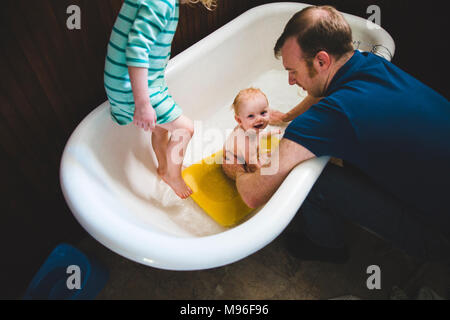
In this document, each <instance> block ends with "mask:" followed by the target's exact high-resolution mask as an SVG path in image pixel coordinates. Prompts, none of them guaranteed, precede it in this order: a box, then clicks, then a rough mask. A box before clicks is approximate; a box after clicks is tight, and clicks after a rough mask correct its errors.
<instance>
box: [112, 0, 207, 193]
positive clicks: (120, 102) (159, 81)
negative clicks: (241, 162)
mask: <svg viewBox="0 0 450 320" xmlns="http://www.w3.org/2000/svg"><path fill="white" fill-rule="evenodd" d="M197 2H202V3H203V5H204V6H205V7H207V8H208V9H211V8H212V7H213V6H215V0H125V2H124V3H123V5H122V8H121V10H120V12H119V16H118V17H117V20H116V22H115V24H114V27H113V31H112V33H111V38H110V41H109V44H108V53H107V57H106V62H105V72H104V81H105V90H106V93H107V97H108V100H109V102H110V104H111V115H112V118H113V120H114V121H115V122H117V123H118V124H119V125H127V124H129V123H131V122H132V123H134V124H135V125H136V126H137V127H139V128H142V129H144V130H145V131H148V130H150V131H152V138H151V140H152V147H153V150H154V151H155V154H156V157H157V159H158V169H157V172H158V175H159V176H160V177H161V178H162V179H163V180H164V181H165V182H166V183H167V184H168V185H169V186H170V187H171V188H172V189H173V190H174V191H175V193H176V194H177V195H178V196H179V197H180V198H182V199H185V198H187V197H189V196H190V195H191V194H192V190H191V189H190V188H189V187H188V186H187V185H186V183H185V182H184V180H183V178H182V177H181V169H182V164H183V159H184V153H185V151H186V148H187V145H188V143H189V141H190V139H191V137H192V135H193V132H194V128H193V123H192V121H191V120H190V119H189V118H187V117H185V116H183V115H182V110H181V108H180V107H179V106H178V104H177V103H176V102H175V101H174V100H173V99H172V96H171V95H170V94H169V93H168V88H167V84H166V81H165V78H164V71H165V69H166V66H167V63H168V61H169V58H170V50H171V44H172V40H173V37H174V35H175V31H176V28H177V24H178V16H179V3H181V4H184V3H197ZM169 132H170V138H169Z"/></svg>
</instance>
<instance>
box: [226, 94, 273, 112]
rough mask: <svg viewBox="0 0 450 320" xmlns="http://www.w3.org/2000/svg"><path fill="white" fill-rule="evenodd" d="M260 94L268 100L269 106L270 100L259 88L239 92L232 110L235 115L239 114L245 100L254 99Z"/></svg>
mask: <svg viewBox="0 0 450 320" xmlns="http://www.w3.org/2000/svg"><path fill="white" fill-rule="evenodd" d="M258 94H262V95H263V96H264V98H265V99H266V101H267V104H269V100H268V99H267V96H266V95H265V93H264V92H262V91H261V90H260V89H258V88H247V89H243V90H241V91H239V93H238V94H237V96H236V98H234V101H233V104H232V105H231V108H232V109H233V110H234V113H235V114H239V105H240V104H241V103H242V102H243V101H244V100H247V99H249V98H254V97H256V96H257V95H258Z"/></svg>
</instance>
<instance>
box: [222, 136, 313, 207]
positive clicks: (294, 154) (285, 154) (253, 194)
mask: <svg viewBox="0 0 450 320" xmlns="http://www.w3.org/2000/svg"><path fill="white" fill-rule="evenodd" d="M276 157H279V158H278V170H276V173H275V174H271V175H262V174H261V170H262V169H264V168H261V169H258V170H257V171H256V172H254V173H246V172H242V171H241V170H240V171H236V172H230V171H231V170H232V168H229V169H230V171H229V172H228V173H229V174H230V175H231V176H233V175H235V177H236V186H237V189H238V191H239V194H240V195H241V197H242V199H243V200H244V202H245V203H246V204H247V205H248V206H249V207H250V208H256V207H259V206H260V205H262V204H264V203H266V202H267V201H269V199H270V197H272V195H273V194H274V193H275V191H276V190H277V189H278V187H279V186H280V185H281V183H282V182H283V181H284V179H285V178H286V176H287V175H288V174H289V172H290V171H291V170H292V169H293V168H294V167H295V166H296V165H298V164H299V163H301V162H303V161H306V160H309V159H311V158H314V157H315V155H314V154H313V153H312V152H310V151H309V150H308V149H306V148H304V147H303V146H301V145H300V144H298V143H296V142H293V141H291V140H288V139H282V140H281V141H280V146H279V149H278V150H277V151H276V152H275V153H273V154H272V157H271V158H272V162H273V160H276V159H277V158H276ZM271 165H275V164H274V163H272V164H271ZM236 169H237V168H236Z"/></svg>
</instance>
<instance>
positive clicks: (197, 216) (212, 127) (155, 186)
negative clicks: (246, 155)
mask: <svg viewBox="0 0 450 320" xmlns="http://www.w3.org/2000/svg"><path fill="white" fill-rule="evenodd" d="M248 87H254V88H259V89H260V90H262V91H263V92H264V93H265V94H266V96H267V98H268V100H269V106H270V107H271V108H273V109H277V110H280V111H282V112H287V111H289V110H290V109H292V108H293V107H294V106H296V105H297V104H298V103H299V102H300V101H301V100H303V98H304V97H306V92H305V91H303V90H302V89H301V88H299V87H298V86H290V85H289V84H288V75H287V72H286V71H284V70H269V71H266V72H264V73H262V74H261V75H260V76H259V77H258V78H256V79H255V80H254V81H252V82H250V83H249V84H248V86H247V88H248ZM242 89H245V88H242ZM236 94H237V92H236ZM233 100H234V96H230V101H229V103H227V104H226V105H224V106H223V107H222V108H220V109H219V110H218V111H217V112H216V113H215V114H214V115H213V116H212V117H210V118H209V119H207V120H205V121H194V129H195V133H194V136H193V137H192V140H191V142H190V143H189V146H188V148H187V150H186V154H185V158H184V162H183V167H188V166H190V165H192V164H194V163H196V162H199V161H200V160H202V159H203V158H205V157H208V156H210V155H211V154H213V153H216V152H217V151H219V150H221V149H222V147H223V144H224V142H225V140H226V138H227V137H228V135H229V134H230V133H231V132H232V130H233V128H234V127H235V126H236V122H235V119H234V112H233V110H232V109H231V108H230V106H231V104H232V101H233ZM276 128H279V127H276ZM269 129H271V128H269ZM284 129H285V128H283V127H282V128H281V130H282V132H283V130H284ZM151 157H153V164H154V166H155V167H154V168H152V170H151V171H150V170H149V169H148V168H143V167H139V166H137V165H136V161H141V163H142V159H141V160H139V159H130V160H129V162H128V163H129V165H126V166H125V171H126V172H127V176H128V181H129V183H130V186H129V187H131V189H132V192H133V193H134V194H135V195H136V194H137V195H139V198H140V199H141V200H143V201H144V203H143V205H144V206H145V207H147V208H148V211H151V209H150V207H154V208H158V209H160V210H161V211H162V212H164V213H165V215H166V217H167V218H168V219H169V220H170V221H171V223H170V224H171V225H170V226H169V225H163V226H162V227H161V226H160V227H161V228H162V229H165V230H166V231H168V232H170V233H176V234H178V235H182V236H207V235H211V234H216V233H219V232H223V231H224V230H226V228H223V227H221V226H220V225H219V224H217V223H216V222H215V221H214V220H213V219H212V218H210V217H209V216H208V215H207V214H206V213H205V212H204V211H203V210H202V209H201V208H200V207H199V206H198V205H197V204H196V203H195V202H194V201H193V200H192V199H191V198H188V199H186V200H182V199H180V198H179V197H178V196H177V195H176V194H175V192H174V191H173V190H172V189H171V188H170V187H169V186H168V185H167V184H166V183H164V182H163V181H162V180H161V179H160V178H159V177H158V176H157V175H156V164H157V161H156V157H155V155H154V154H153V152H151ZM143 166H144V165H143ZM141 200H139V199H138V202H139V201H141ZM133 206H136V203H135V204H133ZM136 209H138V208H136ZM141 209H142V208H141ZM138 211H141V212H142V210H138ZM144 211H146V209H144ZM139 219H140V220H142V219H143V220H148V224H149V225H153V224H154V222H155V221H152V220H153V219H152V218H151V215H147V216H141V217H140V218H139ZM174 225H175V226H174ZM175 229H178V230H175Z"/></svg>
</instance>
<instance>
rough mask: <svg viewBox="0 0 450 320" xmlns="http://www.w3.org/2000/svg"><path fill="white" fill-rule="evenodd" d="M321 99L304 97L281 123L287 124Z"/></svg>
mask: <svg viewBox="0 0 450 320" xmlns="http://www.w3.org/2000/svg"><path fill="white" fill-rule="evenodd" d="M320 99H322V98H316V97H313V96H309V95H308V96H306V97H305V99H303V100H302V101H301V102H300V103H299V104H298V105H296V106H295V107H294V108H292V109H291V110H290V111H289V112H287V113H286V115H285V116H284V119H283V121H284V122H289V121H292V120H294V119H295V118H297V117H298V116H299V115H301V114H302V113H304V112H306V111H307V110H308V109H309V108H310V107H311V106H312V105H313V104H316V103H317V102H319V101H320Z"/></svg>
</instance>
